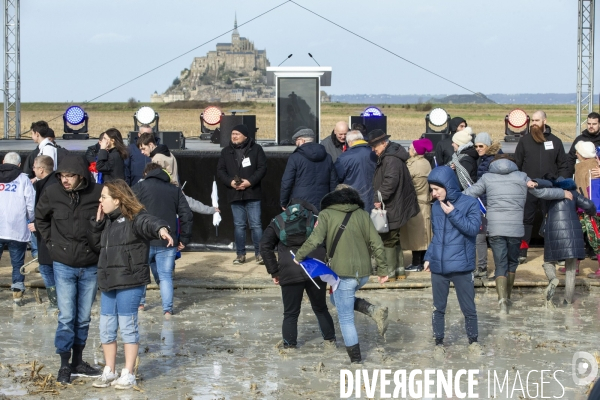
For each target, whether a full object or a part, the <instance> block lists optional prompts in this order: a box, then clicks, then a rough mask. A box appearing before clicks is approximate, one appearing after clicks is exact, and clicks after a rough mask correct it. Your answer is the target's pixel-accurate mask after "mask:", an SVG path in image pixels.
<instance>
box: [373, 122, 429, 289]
mask: <svg viewBox="0 0 600 400" xmlns="http://www.w3.org/2000/svg"><path fill="white" fill-rule="evenodd" d="M389 138H390V135H386V134H385V132H384V131H382V130H381V129H375V130H373V131H371V132H369V145H370V146H371V148H372V149H373V151H374V152H375V154H377V157H378V159H377V167H376V168H375V176H374V177H373V189H374V191H375V194H374V199H373V203H374V205H375V208H377V209H380V208H385V210H386V211H387V219H388V225H389V232H387V233H380V234H379V235H380V236H381V240H382V241H383V247H384V249H385V257H386V260H387V264H388V266H389V268H390V269H389V271H388V276H389V279H390V280H391V281H395V280H396V279H405V278H406V272H405V271H404V258H403V256H402V246H401V243H400V228H401V227H402V226H403V225H404V224H406V223H407V222H408V220H409V219H411V218H412V217H414V216H415V215H417V214H418V213H419V204H418V202H417V192H416V191H415V187H414V185H413V183H412V179H411V177H410V172H409V171H408V167H407V166H406V160H408V158H409V154H408V152H407V151H406V149H404V147H402V146H401V145H399V144H398V143H393V142H390V140H389ZM379 193H380V194H381V199H380V198H379ZM382 203H383V204H382Z"/></svg>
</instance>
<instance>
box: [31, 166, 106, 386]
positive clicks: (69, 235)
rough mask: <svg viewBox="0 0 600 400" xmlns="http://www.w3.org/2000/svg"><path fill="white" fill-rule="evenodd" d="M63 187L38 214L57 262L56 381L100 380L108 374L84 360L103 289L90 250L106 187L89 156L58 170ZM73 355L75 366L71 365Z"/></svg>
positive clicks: (49, 194)
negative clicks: (94, 173) (88, 161)
mask: <svg viewBox="0 0 600 400" xmlns="http://www.w3.org/2000/svg"><path fill="white" fill-rule="evenodd" d="M49 179H56V180H57V181H58V182H59V183H60V184H59V185H48V186H47V187H46V188H45V189H44V191H43V192H42V195H41V197H40V199H39V201H38V204H37V206H36V209H35V226H36V228H37V229H38V230H39V232H40V235H41V236H42V238H43V239H44V241H45V242H46V246H47V247H48V251H49V252H50V257H51V258H52V260H53V264H52V266H53V269H54V279H55V282H56V298H57V303H58V308H59V310H60V313H59V314H58V327H57V329H56V336H55V338H54V345H55V346H56V352H57V353H58V354H59V355H60V358H61V364H60V369H59V370H58V375H57V378H56V380H57V381H58V382H60V383H63V384H69V383H70V382H71V374H73V375H74V376H87V377H97V376H100V375H102V372H101V371H100V370H99V369H97V368H94V367H92V366H90V365H89V364H88V363H87V362H85V361H83V349H84V348H85V344H86V341H87V337H88V330H89V327H90V320H91V313H92V304H93V303H94V299H95V298H96V292H97V290H98V281H97V278H98V276H97V275H98V266H97V265H98V254H96V253H95V252H94V251H93V250H92V249H91V247H90V240H89V237H88V233H89V225H90V219H91V218H94V217H95V216H96V213H97V211H98V201H99V200H100V194H101V192H102V185H98V184H96V183H95V182H94V179H93V178H92V176H91V174H90V172H89V171H88V169H87V165H86V163H85V160H84V159H83V157H80V156H66V157H65V158H64V159H63V160H62V161H61V163H60V165H59V166H58V169H57V170H56V174H54V175H52V176H51V177H50V178H49ZM71 350H72V351H73V361H72V363H71V364H70V365H69V359H70V358H71Z"/></svg>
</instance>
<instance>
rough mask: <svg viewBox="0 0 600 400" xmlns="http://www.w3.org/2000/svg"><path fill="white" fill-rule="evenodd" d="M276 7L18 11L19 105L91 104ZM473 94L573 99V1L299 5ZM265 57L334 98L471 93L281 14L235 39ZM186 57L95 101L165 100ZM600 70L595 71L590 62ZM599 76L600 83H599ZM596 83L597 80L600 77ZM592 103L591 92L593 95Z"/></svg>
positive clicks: (54, 2) (25, 6)
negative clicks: (156, 96)
mask: <svg viewBox="0 0 600 400" xmlns="http://www.w3.org/2000/svg"><path fill="white" fill-rule="evenodd" d="M282 2H283V0H274V1H273V0H260V1H233V0H221V1H218V2H208V1H197V0H196V1H193V0H172V1H164V0H118V1H117V0H102V1H97V0H85V1H81V0H61V1H58V0H28V1H22V2H21V99H22V101H24V102H31V101H75V102H81V101H85V100H89V99H91V98H93V97H95V96H97V95H99V94H101V93H104V92H106V91H108V90H110V89H112V88H114V87H116V86H118V85H120V84H122V83H124V82H126V81H128V80H129V79H131V78H133V77H135V76H137V75H139V74H142V73H144V72H146V71H148V70H150V69H152V68H154V67H156V66H158V65H159V64H162V63H163V62H165V61H167V60H169V59H171V58H173V57H176V56H178V55H180V54H182V53H184V52H186V51H188V50H190V49H192V48H194V47H196V46H198V45H200V44H201V43H204V42H205V41H207V40H209V39H211V38H213V37H215V36H217V35H218V34H220V33H224V32H226V31H227V30H229V29H231V28H232V27H233V19H234V13H235V12H237V18H238V24H242V23H243V22H245V21H248V20H250V19H251V18H254V17H255V16H257V15H258V14H261V13H262V12H264V11H266V10H268V9H270V8H272V7H274V6H276V5H278V4H281V3H282ZM297 2H298V3H299V4H302V5H303V6H305V7H307V8H309V9H312V10H313V11H315V12H318V13H319V14H321V15H323V16H325V17H327V18H329V19H331V20H333V21H335V22H337V23H339V24H340V25H343V26H344V27H346V28H347V29H350V30H352V31H355V32H356V33H358V34H360V35H362V36H365V37H366V38H368V39H370V40H372V41H374V42H376V43H378V44H379V45H381V46H383V47H386V48H388V49H389V50H391V51H393V52H395V53H397V54H399V55H401V56H402V57H404V58H407V59H409V60H411V61H412V62H414V63H417V64H419V65H422V66H423V67H425V68H427V69H430V70H432V71H434V72H436V73H438V74H440V75H442V76H444V77H446V78H448V79H450V80H453V81H455V82H457V83H459V84H460V85H462V86H465V87H467V88H469V89H471V90H473V91H478V92H483V93H488V94H489V93H548V92H554V93H573V92H575V89H576V78H577V1H575V0H572V1H565V0H543V1H542V0H527V1H522V0H521V1H517V0H504V1H494V2H491V1H481V0H457V1H447V0H428V1H404V0H393V1H392V0H370V1H356V0H343V1H342V0H336V1H331V0H320V1H317V0H297ZM239 32H240V34H241V36H244V37H247V38H249V39H250V40H253V41H254V43H255V46H256V48H258V49H266V50H267V56H268V58H269V60H270V62H271V65H277V64H279V63H280V62H281V61H282V60H283V59H284V58H285V57H287V55H288V54H290V53H293V54H294V56H293V57H292V58H291V59H289V60H288V61H287V62H286V63H285V64H284V65H287V66H292V65H297V66H313V65H315V64H314V62H313V61H312V60H311V59H310V58H309V57H308V55H307V53H309V52H310V53H312V55H313V56H314V57H315V59H316V60H317V61H318V62H319V63H320V64H321V65H327V66H331V67H333V80H332V86H331V87H329V88H325V90H327V91H328V92H329V93H332V94H353V93H365V94H379V93H388V94H440V93H448V94H450V93H452V94H462V93H468V92H466V91H465V90H464V89H461V88H459V87H456V86H454V85H452V84H450V83H448V82H445V81H443V80H441V79H439V78H437V77H435V76H433V75H430V74H428V73H426V72H424V71H422V70H420V69H418V68H416V67H415V66H413V65H410V64H408V63H406V62H404V61H402V60H400V59H398V58H396V57H394V56H392V55H390V54H388V53H386V52H384V51H382V50H381V49H378V48H376V47H375V46H373V45H370V44H368V43H366V42H364V41H362V40H360V39H359V38H357V37H355V36H352V35H350V34H349V33H347V32H345V31H343V30H342V29H340V28H338V27H336V26H334V25H331V24H330V23H328V22H326V21H324V20H322V19H320V18H318V17H316V16H314V15H312V14H310V13H309V12H307V11H305V10H303V9H301V8H299V7H298V6H296V5H295V4H293V3H287V4H285V5H283V6H281V7H279V8H278V9H276V10H274V11H272V12H270V13H269V14H267V15H265V16H263V17H261V18H259V19H257V20H255V21H253V22H250V23H249V24H247V25H244V26H242V27H240V28H239ZM230 38H231V34H230V33H227V34H226V35H224V36H223V37H221V38H218V39H216V40H213V41H211V42H210V43H208V44H206V45H205V46H203V47H201V48H199V49H197V50H195V51H194V52H192V53H190V54H188V55H186V56H184V57H182V58H180V59H178V60H176V61H174V62H172V63H170V64H168V65H166V66H164V67H162V68H160V69H158V70H156V71H154V72H152V73H150V74H148V75H146V76H144V77H142V78H140V79H138V80H136V81H135V82H132V83H130V84H128V85H126V86H124V87H122V88H120V89H117V90H116V91H114V92H112V93H109V94H107V95H105V96H103V97H102V98H100V99H98V100H97V101H127V99H128V98H129V97H135V98H136V99H141V100H144V101H148V100H149V98H150V95H151V94H152V93H153V92H154V90H158V91H159V93H160V92H163V91H164V90H165V89H166V88H167V87H168V86H169V84H170V83H171V82H172V81H173V79H174V78H175V77H176V76H177V75H178V74H179V71H181V70H182V69H183V68H186V67H187V68H189V66H190V64H191V61H192V58H193V57H194V56H203V55H205V54H206V52H207V51H209V50H213V49H214V47H215V44H216V43H217V42H228V41H230ZM596 65H600V62H596ZM596 75H597V74H596ZM599 77H600V76H599ZM596 92H597V90H596Z"/></svg>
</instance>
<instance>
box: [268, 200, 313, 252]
mask: <svg viewBox="0 0 600 400" xmlns="http://www.w3.org/2000/svg"><path fill="white" fill-rule="evenodd" d="M273 222H275V225H276V226H277V228H279V240H280V241H281V242H282V243H283V244H284V245H286V246H289V244H288V237H290V236H297V235H302V234H304V235H305V238H306V239H308V237H309V236H310V234H311V233H312V231H313V229H314V227H315V222H317V216H316V215H315V214H313V212H312V211H310V210H308V209H306V208H304V207H302V206H301V205H300V204H292V205H290V206H288V208H286V209H285V211H284V212H282V213H281V214H279V215H278V216H276V217H275V218H273Z"/></svg>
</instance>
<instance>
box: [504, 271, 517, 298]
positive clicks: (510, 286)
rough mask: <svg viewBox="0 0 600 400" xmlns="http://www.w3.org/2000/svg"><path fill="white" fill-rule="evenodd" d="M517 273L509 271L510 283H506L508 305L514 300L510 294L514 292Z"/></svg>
mask: <svg viewBox="0 0 600 400" xmlns="http://www.w3.org/2000/svg"><path fill="white" fill-rule="evenodd" d="M516 275H517V274H516V273H514V272H509V273H508V283H507V285H506V300H507V301H508V305H509V306H512V300H511V299H510V295H511V293H512V289H513V286H514V284H515V276H516Z"/></svg>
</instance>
